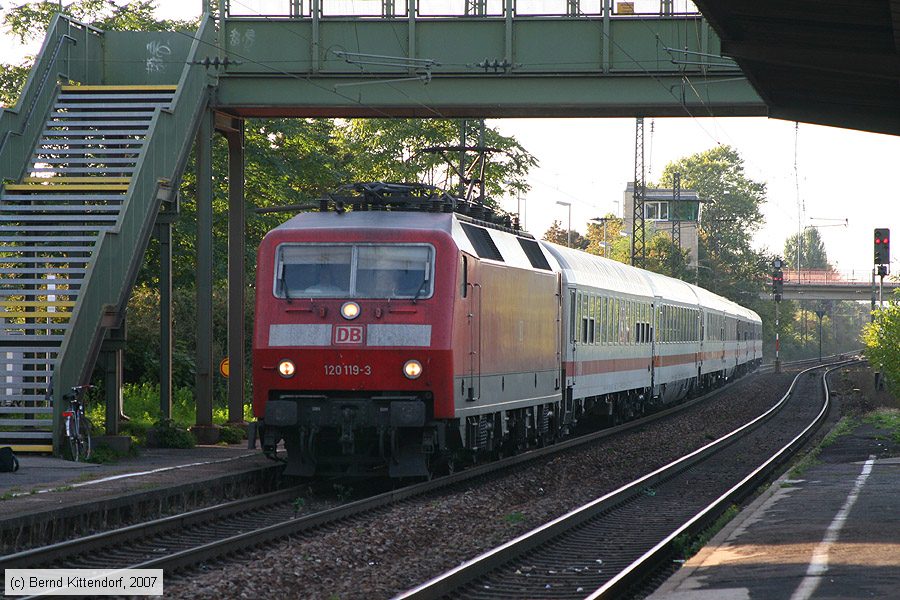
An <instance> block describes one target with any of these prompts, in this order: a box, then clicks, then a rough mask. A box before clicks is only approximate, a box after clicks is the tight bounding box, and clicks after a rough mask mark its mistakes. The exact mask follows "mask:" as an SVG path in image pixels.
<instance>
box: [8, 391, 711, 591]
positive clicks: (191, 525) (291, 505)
mask: <svg viewBox="0 0 900 600" xmlns="http://www.w3.org/2000/svg"><path fill="white" fill-rule="evenodd" d="M725 389H727V388H721V389H720V390H717V391H715V392H713V393H711V394H708V395H707V396H704V397H701V398H698V399H695V400H692V401H690V402H687V403H684V404H681V405H678V406H676V407H673V408H671V409H668V410H666V411H661V412H659V413H656V414H654V415H651V416H649V417H645V418H643V419H640V420H637V421H633V422H631V423H627V424H625V425H622V426H619V427H615V428H610V429H605V430H602V431H599V432H596V433H593V434H588V435H585V436H581V437H578V438H572V439H569V440H565V441H563V442H560V443H557V444H554V445H552V446H548V447H546V448H541V449H537V450H532V451H529V452H525V453H522V454H519V455H516V456H513V457H510V458H507V459H504V460H501V461H497V462H494V463H489V464H486V465H482V466H478V467H473V468H470V469H467V470H465V471H461V472H458V473H454V474H452V475H450V476H447V477H442V478H440V479H436V480H433V481H429V482H424V483H420V484H415V485H411V486H407V487H405V488H400V489H397V490H393V491H390V492H386V493H382V494H378V495H375V496H372V497H369V498H365V499H362V500H358V501H355V502H350V503H347V504H343V505H341V506H337V507H334V508H330V509H326V510H322V511H319V512H315V513H309V514H303V513H302V511H298V498H300V497H301V496H302V495H303V494H304V493H305V489H306V488H302V487H296V488H289V489H286V490H281V491H277V492H271V493H269V494H264V495H261V496H257V497H254V498H248V499H242V500H236V501H232V502H228V503H225V504H221V505H216V506H211V507H208V508H203V509H199V510H195V511H191V512H188V513H184V514H181V515H176V516H171V517H167V518H162V519H157V520H154V521H149V522H146V523H140V524H136V525H132V526H129V527H125V528H121V529H115V530H112V531H108V532H103V533H98V534H94V535H91V536H86V537H82V538H77V539H73V540H69V541H66V542H61V543H58V544H53V545H50V546H45V547H40V548H34V549H31V550H27V551H23V552H19V553H17V554H11V555H8V556H4V557H0V569H7V568H35V567H54V566H63V565H64V566H65V567H67V568H91V567H94V568H97V567H103V568H162V569H165V570H166V571H167V573H171V572H173V571H177V570H179V569H185V568H190V567H193V566H196V565H199V564H202V563H205V562H209V561H213V560H216V559H219V558H221V557H224V556H227V555H230V554H233V553H236V552H239V551H242V550H246V549H250V548H254V547H259V546H262V545H265V544H266V543H268V542H271V541H273V540H276V539H281V538H285V537H289V536H292V535H296V534H300V533H303V532H308V531H312V530H314V529H316V528H320V527H324V526H327V525H329V524H331V523H335V522H338V521H341V520H344V519H348V518H350V517H355V516H358V515H362V514H364V513H370V512H373V511H377V510H378V509H380V508H383V507H387V506H389V505H392V504H396V503H400V502H403V501H404V500H407V499H411V498H414V497H417V496H421V495H424V494H428V493H432V492H435V491H438V490H441V489H443V488H451V487H452V486H457V485H461V484H462V485H465V484H467V483H470V482H472V481H473V480H476V479H479V478H486V477H492V476H499V475H500V474H502V473H504V472H507V471H509V470H511V469H515V468H518V467H520V466H522V465H524V464H525V463H528V462H531V461H535V460H538V459H541V458H543V457H546V456H549V455H551V454H554V453H557V452H560V451H563V450H567V449H570V448H574V447H577V446H582V445H586V444H590V443H593V442H596V441H598V440H600V439H602V438H605V437H609V436H612V435H616V434H619V433H623V432H625V431H628V430H630V429H634V428H639V427H643V426H645V425H647V424H648V423H650V422H651V421H655V420H660V419H664V418H666V417H668V416H671V415H672V414H674V413H676V412H679V411H683V410H685V409H687V408H689V407H690V406H692V405H694V404H697V403H699V402H703V401H705V400H707V399H710V398H711V397H712V396H715V395H717V394H718V393H721V392H722V391H724V390H725Z"/></svg>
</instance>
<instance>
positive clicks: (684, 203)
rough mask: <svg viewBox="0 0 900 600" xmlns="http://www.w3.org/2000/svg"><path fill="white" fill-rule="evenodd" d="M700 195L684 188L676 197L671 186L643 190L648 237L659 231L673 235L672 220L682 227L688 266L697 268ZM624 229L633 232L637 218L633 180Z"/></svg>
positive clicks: (627, 192)
mask: <svg viewBox="0 0 900 600" xmlns="http://www.w3.org/2000/svg"><path fill="white" fill-rule="evenodd" d="M701 202H702V201H701V200H700V195H699V194H698V193H697V191H696V190H686V189H682V190H681V194H680V196H679V199H678V201H677V202H676V201H675V198H674V195H673V191H672V189H671V188H647V189H646V190H645V192H644V226H645V227H646V229H647V232H646V236H647V237H646V239H647V240H649V239H650V238H651V237H653V234H655V233H656V232H657V231H663V232H665V233H666V234H667V235H670V236H671V235H672V225H673V221H677V222H676V226H680V228H681V247H682V248H686V249H687V250H688V251H689V253H688V266H690V267H691V268H693V269H696V268H697V244H698V241H697V240H698V238H697V230H698V228H699V226H700V204H701ZM622 204H623V206H624V207H625V214H624V215H623V216H624V220H625V231H627V232H628V234H629V235H631V230H632V224H633V222H634V219H633V216H634V183H633V182H628V185H627V186H626V188H625V195H624V202H623V203H622Z"/></svg>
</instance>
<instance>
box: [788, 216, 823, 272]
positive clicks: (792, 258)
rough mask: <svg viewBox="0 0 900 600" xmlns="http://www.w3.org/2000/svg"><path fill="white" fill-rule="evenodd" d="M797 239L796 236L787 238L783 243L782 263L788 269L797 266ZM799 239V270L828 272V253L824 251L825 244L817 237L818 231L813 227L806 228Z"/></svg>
mask: <svg viewBox="0 0 900 600" xmlns="http://www.w3.org/2000/svg"><path fill="white" fill-rule="evenodd" d="M797 239H798V234H796V233H795V234H794V235H792V236H790V237H788V239H787V240H785V242H784V262H785V264H787V265H788V266H790V267H795V268H796V265H797V256H798V252H797ZM799 239H800V251H799V256H800V268H801V269H823V270H826V271H830V270H831V269H832V267H831V264H830V263H829V262H828V253H827V252H826V251H825V243H824V242H823V241H822V237H821V236H820V235H819V230H818V229H816V228H815V227H807V228H806V229H804V230H803V235H802V236H799Z"/></svg>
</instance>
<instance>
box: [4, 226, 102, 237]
mask: <svg viewBox="0 0 900 600" xmlns="http://www.w3.org/2000/svg"><path fill="white" fill-rule="evenodd" d="M105 228H107V226H101V225H20V226H15V227H11V226H8V225H0V235H2V234H4V233H17V232H23V231H65V232H68V231H97V230H98V229H100V230H103V229H105Z"/></svg>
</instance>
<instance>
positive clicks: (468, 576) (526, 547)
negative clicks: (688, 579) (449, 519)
mask: <svg viewBox="0 0 900 600" xmlns="http://www.w3.org/2000/svg"><path fill="white" fill-rule="evenodd" d="M850 362H855V361H843V362H841V363H838V364H837V365H835V368H837V366H840V365H843V364H847V363H850ZM828 366H829V365H817V366H815V367H810V368H808V369H804V370H803V371H801V372H800V373H798V374H797V376H796V377H795V378H794V380H793V381H792V383H791V386H790V388H789V389H788V391H787V393H785V395H784V396H783V397H782V398H781V400H779V401H778V402H777V403H776V404H775V405H773V406H772V407H771V408H770V409H769V410H768V411H766V412H765V413H763V414H762V415H760V416H758V417H756V418H755V419H753V420H752V421H750V422H748V423H746V424H744V425H743V426H741V427H739V428H737V429H735V430H734V431H732V432H730V433H728V434H726V435H725V436H722V437H721V438H719V439H717V440H714V441H712V442H710V443H709V444H707V445H706V446H703V447H702V448H699V449H697V450H695V451H693V452H691V453H689V454H687V455H685V456H683V457H682V458H680V459H678V460H676V461H674V462H672V463H670V464H668V465H665V466H663V467H660V468H659V469H657V470H655V471H653V472H651V473H648V474H647V475H644V476H643V477H641V478H639V479H636V480H635V481H632V482H631V483H628V484H626V485H624V486H622V487H620V488H619V489H617V490H615V491H612V492H610V493H608V494H605V495H604V496H601V497H600V498H597V499H596V500H593V501H591V502H589V503H587V504H585V505H584V506H581V507H579V508H576V509H574V510H572V511H570V512H568V513H566V514H565V515H562V516H560V517H558V518H556V519H554V520H553V521H550V522H549V523H546V524H544V525H542V526H540V527H538V528H536V529H533V530H532V531H530V532H528V533H525V534H523V535H521V536H519V537H517V538H515V539H513V540H511V541H509V542H507V543H506V544H503V545H501V546H498V547H497V548H494V549H492V550H489V551H487V552H485V553H483V554H481V555H479V556H477V557H475V558H473V559H471V560H469V561H467V562H465V563H463V564H461V565H460V566H458V567H456V568H454V569H451V570H450V571H447V572H446V573H444V574H442V575H440V576H438V577H436V578H434V579H431V580H430V581H427V582H425V583H423V584H422V585H420V586H418V587H416V588H413V589H411V590H408V591H406V592H404V593H402V594H400V595H398V596H397V598H400V599H416V600H421V599H425V598H428V599H431V598H440V597H444V596H446V595H449V594H451V593H453V592H455V591H458V590H460V589H461V588H462V587H463V586H465V585H467V584H469V583H470V582H473V581H475V580H476V579H478V578H479V577H481V576H483V575H485V574H487V573H489V572H491V571H494V570H495V569H497V568H499V567H501V566H502V565H505V564H507V563H509V562H510V561H512V560H514V559H517V558H519V557H521V556H523V555H524V554H525V553H527V552H529V551H530V550H533V549H535V548H537V547H539V546H541V545H542V544H545V543H547V542H549V541H550V540H553V539H554V538H557V537H558V536H561V535H564V534H566V533H567V532H569V531H572V530H573V529H575V528H577V527H579V526H580V525H582V524H584V523H585V522H587V521H588V520H590V519H594V518H596V517H597V516H598V515H600V514H602V513H603V512H604V511H607V510H610V509H612V508H614V507H616V506H618V505H621V504H622V503H623V502H626V501H627V500H629V499H631V498H633V497H634V496H635V495H637V494H640V492H641V491H642V490H646V489H651V488H653V487H655V486H656V485H657V484H658V483H660V482H662V481H663V480H666V479H670V478H672V477H673V476H674V475H676V474H677V473H679V472H681V471H684V470H686V469H688V468H689V467H691V466H692V465H694V464H697V463H699V462H701V461H703V460H705V459H707V458H709V457H710V456H712V455H714V454H715V453H716V452H718V451H719V450H721V449H722V448H724V447H727V446H730V445H731V444H732V443H733V442H735V441H736V440H737V439H738V438H739V437H740V436H742V435H744V434H746V433H748V432H750V431H752V430H755V429H756V428H757V427H758V426H759V425H761V424H763V423H765V422H766V421H768V420H769V419H770V418H771V417H772V416H774V415H775V414H776V413H778V412H779V411H780V410H781V408H783V407H784V405H785V404H786V403H787V401H788V399H789V398H790V396H791V394H792V393H793V391H794V388H795V387H796V384H797V382H798V381H799V380H800V377H801V376H803V375H804V374H806V373H808V372H810V371H813V370H816V369H820V368H824V367H828ZM826 390H827V388H826ZM827 406H828V400H827V398H826V401H825V403H824V405H823V408H822V409H821V410H820V412H819V413H818V415H817V417H816V418H815V419H814V420H813V422H812V423H811V424H810V425H808V426H807V427H806V428H805V429H804V431H803V432H802V433H801V434H799V435H798V436H796V437H795V438H794V439H792V440H791V442H789V443H788V444H787V445H785V446H784V447H782V448H781V449H780V450H779V451H778V452H777V453H776V454H775V455H773V456H772V457H770V458H769V459H768V460H767V461H765V463H764V464H763V465H762V466H760V467H758V468H757V469H755V470H754V471H753V473H751V474H750V475H748V476H747V477H745V478H744V479H743V480H742V481H741V482H740V483H739V484H737V485H735V486H733V487H732V488H731V489H729V490H728V491H727V492H725V493H724V494H722V495H721V496H720V497H719V498H718V499H717V501H716V502H715V503H713V505H710V506H707V507H706V508H704V509H703V510H701V511H700V512H699V513H697V514H696V515H695V516H694V517H693V518H692V519H690V520H689V521H688V522H687V523H685V524H684V525H682V526H680V527H678V528H677V530H676V531H675V532H672V533H671V535H668V536H667V537H666V538H665V539H664V540H663V541H661V542H659V543H658V544H657V545H656V546H655V547H654V548H653V549H652V550H650V551H647V552H645V554H644V555H643V556H641V558H640V559H639V560H637V561H634V563H632V565H630V566H629V567H628V568H627V569H626V570H625V571H623V572H621V573H619V574H618V575H616V576H615V577H614V578H613V579H612V580H610V581H609V582H608V583H607V584H605V585H604V586H603V587H602V588H600V589H598V590H596V591H595V592H594V593H593V594H591V593H589V592H585V596H588V597H590V598H611V597H617V595H621V593H622V591H623V589H624V588H626V587H627V586H628V585H630V584H632V583H633V582H634V578H635V577H636V576H638V575H639V574H640V572H641V571H640V569H641V568H642V566H643V565H646V564H647V563H648V562H652V561H654V560H659V555H660V552H662V551H663V550H666V549H668V548H669V547H670V545H671V543H672V540H674V539H675V538H676V537H678V536H679V535H681V534H683V533H685V532H692V531H695V530H696V529H697V527H698V525H699V524H701V523H705V522H706V521H707V519H708V518H709V517H710V515H712V514H713V513H716V510H719V512H721V508H720V507H721V506H722V505H723V503H726V502H728V501H730V500H732V499H734V497H735V496H736V495H737V494H738V493H739V492H741V491H743V490H746V489H747V487H748V486H750V485H752V484H754V483H755V482H757V481H758V480H759V478H760V477H761V476H762V474H763V472H765V473H766V474H768V470H767V469H771V468H774V466H775V465H776V462H777V461H778V460H779V459H780V458H781V457H783V456H784V454H785V453H786V452H787V451H789V450H790V449H791V448H793V447H794V446H795V445H797V444H798V442H799V441H800V440H805V439H806V437H807V436H808V435H811V431H812V430H813V429H814V428H815V426H816V425H817V424H819V423H820V422H821V420H822V419H823V418H824V415H825V414H826V413H827ZM716 514H718V513H716Z"/></svg>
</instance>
